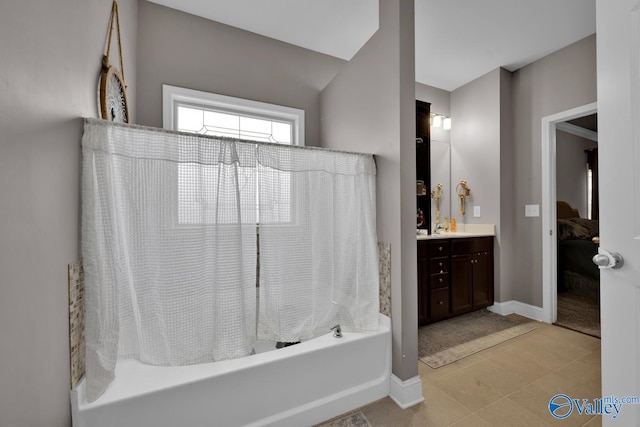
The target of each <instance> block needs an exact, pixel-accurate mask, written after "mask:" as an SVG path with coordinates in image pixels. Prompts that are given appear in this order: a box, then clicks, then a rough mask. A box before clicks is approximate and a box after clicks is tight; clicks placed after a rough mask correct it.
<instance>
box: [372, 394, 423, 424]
mask: <svg viewBox="0 0 640 427" xmlns="http://www.w3.org/2000/svg"><path fill="white" fill-rule="evenodd" d="M360 410H361V411H362V413H363V414H364V416H365V417H367V419H368V420H369V423H371V425H372V426H373V427H397V426H408V427H409V426H410V427H423V426H424V424H423V423H422V422H421V421H420V420H419V419H417V418H416V417H415V415H414V413H413V411H411V410H410V409H401V408H400V407H399V406H398V405H397V404H396V403H395V402H394V401H393V400H391V398H389V397H385V398H384V399H382V400H379V401H377V402H375V403H372V404H370V405H367V406H365V407H363V408H361V409H360Z"/></svg>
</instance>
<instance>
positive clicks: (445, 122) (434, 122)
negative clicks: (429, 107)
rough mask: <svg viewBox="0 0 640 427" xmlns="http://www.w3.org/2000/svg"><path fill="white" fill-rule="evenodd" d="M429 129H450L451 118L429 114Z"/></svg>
mask: <svg viewBox="0 0 640 427" xmlns="http://www.w3.org/2000/svg"><path fill="white" fill-rule="evenodd" d="M431 127H432V128H443V129H444V130H449V129H451V117H447V116H445V115H442V114H436V113H431Z"/></svg>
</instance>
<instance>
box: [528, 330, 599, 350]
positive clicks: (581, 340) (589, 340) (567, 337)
mask: <svg viewBox="0 0 640 427" xmlns="http://www.w3.org/2000/svg"><path fill="white" fill-rule="evenodd" d="M541 332H542V333H543V334H546V335H549V336H551V337H560V338H562V339H563V341H564V342H565V343H567V342H570V343H573V344H576V345H578V346H580V347H583V348H585V349H587V350H595V349H597V348H600V339H598V338H596V337H592V336H590V335H585V334H581V333H579V332H575V331H571V330H569V329H565V328H561V327H559V326H553V327H551V328H547V329H544V330H543V331H541Z"/></svg>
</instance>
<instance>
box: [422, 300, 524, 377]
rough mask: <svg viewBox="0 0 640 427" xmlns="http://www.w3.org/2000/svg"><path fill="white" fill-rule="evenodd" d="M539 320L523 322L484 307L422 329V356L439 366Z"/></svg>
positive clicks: (516, 334) (498, 340) (479, 349)
mask: <svg viewBox="0 0 640 427" xmlns="http://www.w3.org/2000/svg"><path fill="white" fill-rule="evenodd" d="M535 328H536V327H535V323H533V322H526V323H520V322H519V321H517V320H515V319H511V318H508V317H505V316H501V315H499V314H495V313H492V312H490V311H489V310H486V309H482V310H478V311H474V312H472V313H468V314H464V315H462V316H458V317H454V318H452V319H448V320H444V321H441V322H437V323H434V324H432V325H427V326H425V327H423V328H419V329H418V357H419V358H420V361H422V362H424V363H426V364H427V365H429V366H431V367H432V368H439V367H441V366H445V365H448V364H449V363H453V362H455V361H457V360H460V359H463V358H465V357H467V356H471V355H472V354H475V353H477V352H479V351H482V350H485V349H487V348H489V347H493V346H494V345H497V344H500V343H503V342H505V341H508V340H510V339H512V338H515V337H517V336H520V335H523V334H526V333H527V332H530V331H532V330H534V329H535Z"/></svg>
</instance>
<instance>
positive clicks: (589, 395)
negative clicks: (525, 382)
mask: <svg viewBox="0 0 640 427" xmlns="http://www.w3.org/2000/svg"><path fill="white" fill-rule="evenodd" d="M532 384H533V385H535V386H537V387H538V388H540V389H541V390H543V391H545V392H546V393H547V394H548V399H547V401H548V400H549V399H551V397H553V396H555V395H556V394H558V393H562V394H566V395H567V396H569V397H571V398H574V399H594V398H598V397H601V395H602V393H601V390H600V388H599V387H598V388H594V387H585V386H584V384H582V383H580V382H579V380H578V379H577V378H571V377H568V376H565V375H560V374H559V373H558V372H553V373H551V374H549V375H545V376H544V377H542V378H540V379H538V380H536V381H534V382H533V383H532Z"/></svg>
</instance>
